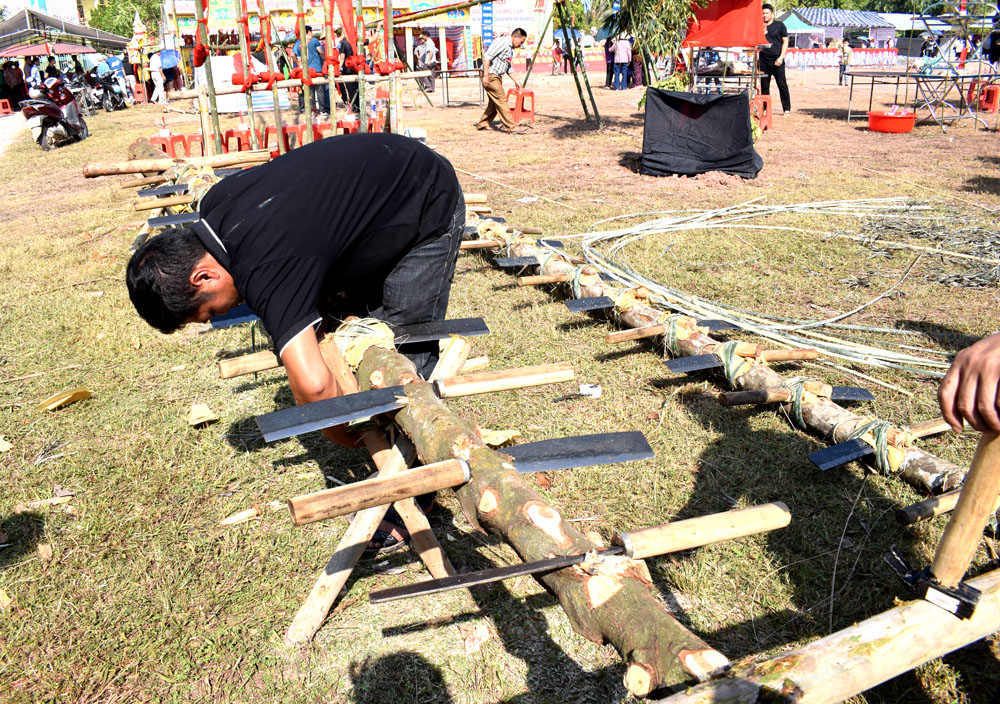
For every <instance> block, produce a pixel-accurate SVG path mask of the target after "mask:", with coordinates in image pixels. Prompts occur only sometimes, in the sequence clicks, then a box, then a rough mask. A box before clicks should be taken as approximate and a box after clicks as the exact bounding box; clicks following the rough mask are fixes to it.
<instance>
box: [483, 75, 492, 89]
mask: <svg viewBox="0 0 1000 704" xmlns="http://www.w3.org/2000/svg"><path fill="white" fill-rule="evenodd" d="M489 87H490V75H489V74H488V73H484V74H483V88H489Z"/></svg>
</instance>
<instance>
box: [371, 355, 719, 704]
mask: <svg viewBox="0 0 1000 704" xmlns="http://www.w3.org/2000/svg"><path fill="white" fill-rule="evenodd" d="M414 375H415V372H414V369H413V365H412V364H411V363H410V362H409V361H408V360H406V359H405V358H404V357H402V356H401V355H399V354H397V353H395V352H391V351H388V350H383V349H380V348H376V347H372V348H370V349H369V350H368V351H367V352H366V353H365V355H364V358H363V359H362V362H361V366H360V367H359V368H358V378H359V379H360V380H361V382H362V384H363V388H372V387H373V386H372V385H373V383H377V384H378V385H379V386H382V387H387V386H395V385H398V384H400V383H404V382H405V381H406V380H407V379H410V378H413V376H414ZM405 388H406V394H407V398H408V403H407V405H406V406H405V407H404V408H402V409H401V410H400V411H399V412H398V413H397V414H396V416H395V422H396V424H397V425H398V426H399V427H400V428H401V429H402V430H403V432H405V433H406V434H407V435H408V436H409V438H410V439H411V440H412V441H413V444H414V445H415V446H416V448H417V452H418V454H419V455H420V457H421V458H422V459H423V460H424V461H426V462H439V461H444V460H447V459H453V458H458V459H465V460H466V461H467V462H468V463H469V467H470V468H471V480H470V481H469V482H468V483H466V484H464V485H463V486H461V487H460V488H459V489H457V491H456V496H457V497H458V499H459V502H460V503H461V506H462V510H463V512H464V513H465V516H466V517H467V518H468V520H469V521H470V523H472V524H473V525H475V526H480V527H482V528H484V529H486V530H487V531H489V532H491V533H494V534H496V535H499V536H500V537H502V538H503V539H504V540H505V541H507V542H508V543H510V544H511V545H512V546H513V547H514V549H515V550H516V551H517V552H518V554H519V555H520V556H521V557H522V559H524V560H526V561H530V560H536V559H541V558H544V557H551V556H552V555H553V554H578V553H583V552H589V551H591V550H594V549H596V548H597V547H598V546H597V545H596V544H595V543H594V542H593V541H591V540H590V539H589V538H587V537H586V536H584V535H583V534H582V533H580V532H579V531H578V530H577V529H576V528H575V527H574V525H573V524H572V523H569V522H568V521H566V520H565V519H564V518H563V516H562V515H561V514H560V513H559V511H557V510H556V509H555V508H553V507H552V506H549V505H548V504H546V503H545V502H544V501H543V499H542V497H541V496H540V495H539V494H538V493H537V492H536V491H535V490H534V489H532V488H531V487H530V486H528V484H527V483H526V482H525V481H524V480H523V479H522V478H521V477H520V475H518V473H517V470H516V469H515V468H514V466H513V465H512V464H510V462H509V458H507V456H506V455H504V454H502V452H495V451H493V450H490V449H489V448H487V447H486V446H485V445H484V443H483V442H482V440H480V439H479V437H478V435H477V434H476V431H475V429H474V427H473V426H472V425H471V424H469V423H468V422H466V421H464V420H463V419H461V418H459V417H458V416H456V415H455V414H453V413H452V412H451V411H449V410H448V408H447V407H446V406H445V405H444V404H443V402H442V401H441V400H440V399H438V398H437V396H435V395H434V393H433V392H432V391H431V389H430V388H429V387H427V386H424V385H422V384H409V385H407V386H406V387H405ZM598 559H602V558H598ZM603 559H608V558H603ZM619 559H620V558H619ZM616 565H617V568H612V569H611V570H610V572H609V573H608V574H601V575H599V574H594V573H590V572H584V571H581V570H575V569H573V568H569V569H564V570H557V571H555V572H551V573H548V574H545V575H543V576H539V577H538V579H539V580H540V581H541V582H543V583H544V584H545V585H546V586H547V587H548V588H549V589H550V590H551V591H552V592H553V593H554V594H555V595H556V596H557V597H558V599H559V601H560V604H561V605H562V607H563V609H564V610H565V611H566V614H567V616H568V617H569V620H570V623H571V624H572V626H573V628H574V630H576V631H577V633H579V634H581V635H582V636H584V637H585V638H588V639H589V640H592V641H593V642H595V643H603V642H609V643H611V644H612V645H613V646H614V647H615V648H616V649H617V650H618V652H620V653H621V654H622V656H623V657H624V658H625V659H626V661H627V663H628V671H629V673H630V677H629V678H628V679H627V680H626V684H627V685H629V686H631V687H632V689H631V691H632V693H633V694H635V695H637V696H647V695H648V694H649V692H650V691H652V690H653V689H655V688H658V687H662V686H666V685H674V684H678V683H680V682H683V681H685V680H688V679H689V678H690V677H695V678H697V679H706V678H709V677H712V676H713V675H714V674H715V673H717V672H719V671H720V670H721V669H722V668H724V667H726V666H727V664H728V660H727V658H726V657H725V656H724V655H722V654H721V653H719V652H718V651H716V650H713V649H712V648H710V647H709V646H708V645H706V644H705V643H704V642H703V641H702V640H701V639H700V638H698V637H697V636H695V635H694V634H692V633H690V632H689V631H688V630H687V629H686V628H684V626H682V625H681V624H680V623H678V622H677V621H676V620H675V619H674V618H673V617H672V616H671V615H670V614H669V613H668V612H667V610H666V609H665V608H664V606H663V604H662V602H661V601H660V599H659V596H658V594H657V593H656V591H655V589H653V588H652V587H651V585H650V582H649V573H648V571H647V570H646V568H645V563H642V562H636V561H624V562H617V563H616ZM609 567H610V565H609ZM594 580H596V581H594ZM602 580H606V583H605V587H606V588H601V589H597V588H596V587H597V586H598V583H599V582H601V581H602ZM597 593H600V594H601V595H602V597H601V599H600V600H599V601H593V600H591V598H590V595H592V594H597ZM639 674H641V675H642V676H638V675H639Z"/></svg>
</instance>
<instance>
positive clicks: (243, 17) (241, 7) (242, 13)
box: [196, 0, 260, 149]
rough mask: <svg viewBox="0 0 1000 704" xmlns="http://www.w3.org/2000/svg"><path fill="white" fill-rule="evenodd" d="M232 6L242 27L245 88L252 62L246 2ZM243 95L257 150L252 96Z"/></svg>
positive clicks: (257, 142) (253, 142)
mask: <svg viewBox="0 0 1000 704" xmlns="http://www.w3.org/2000/svg"><path fill="white" fill-rule="evenodd" d="M196 1H197V0H196ZM233 4H234V5H235V6H236V17H237V20H238V23H239V24H241V25H243V29H242V31H240V54H241V55H242V56H243V85H244V86H247V85H249V83H250V65H251V62H252V61H253V59H252V58H251V56H250V43H249V42H248V41H247V37H249V36H250V24H249V23H250V19H249V16H248V14H247V0H233ZM244 95H246V99H247V120H248V121H249V124H250V147H251V149H259V148H260V140H258V139H257V123H256V120H254V111H253V94H252V93H251V91H249V90H247V91H245V92H244Z"/></svg>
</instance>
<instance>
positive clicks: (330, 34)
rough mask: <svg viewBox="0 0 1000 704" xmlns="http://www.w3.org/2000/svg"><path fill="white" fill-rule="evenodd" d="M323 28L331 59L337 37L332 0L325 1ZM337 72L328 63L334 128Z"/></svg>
mask: <svg viewBox="0 0 1000 704" xmlns="http://www.w3.org/2000/svg"><path fill="white" fill-rule="evenodd" d="M323 26H324V27H325V31H324V32H323V33H324V34H325V35H326V47H325V52H324V53H325V55H326V57H327V58H329V57H330V55H331V54H332V53H333V50H332V49H331V46H330V45H331V42H333V41H334V39H335V38H336V36H337V35H336V34H334V31H333V5H332V3H331V2H330V0H323ZM338 61H339V59H338ZM335 70H336V69H335V68H334V65H333V63H332V62H331V63H327V65H326V81H327V91H328V93H329V95H328V96H327V97H328V98H329V103H330V124H331V125H333V126H334V128H336V126H337V91H336V90H335V89H336V85H335V84H334V82H333V79H334V78H335V77H336V76H335V75H334V71H335Z"/></svg>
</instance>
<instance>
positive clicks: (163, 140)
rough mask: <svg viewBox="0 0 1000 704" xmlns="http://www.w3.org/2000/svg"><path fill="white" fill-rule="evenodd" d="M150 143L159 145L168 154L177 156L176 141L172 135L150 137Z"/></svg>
mask: <svg viewBox="0 0 1000 704" xmlns="http://www.w3.org/2000/svg"><path fill="white" fill-rule="evenodd" d="M149 143H150V144H153V145H155V146H158V147H159V148H160V149H162V150H163V152H164V154H166V155H167V156H171V157H174V156H177V154H175V153H174V143H173V141H172V140H171V139H170V137H150V138H149Z"/></svg>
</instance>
